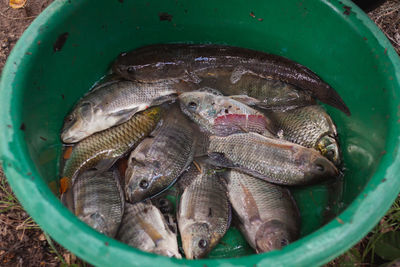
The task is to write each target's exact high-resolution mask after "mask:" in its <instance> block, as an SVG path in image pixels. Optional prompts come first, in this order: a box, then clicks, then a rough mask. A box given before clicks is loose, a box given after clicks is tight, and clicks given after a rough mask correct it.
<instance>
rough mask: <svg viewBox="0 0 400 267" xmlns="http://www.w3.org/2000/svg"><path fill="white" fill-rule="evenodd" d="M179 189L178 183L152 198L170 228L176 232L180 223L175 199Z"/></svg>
mask: <svg viewBox="0 0 400 267" xmlns="http://www.w3.org/2000/svg"><path fill="white" fill-rule="evenodd" d="M178 193H179V190H178V188H177V186H176V185H174V186H173V187H171V188H170V189H168V190H167V191H165V192H163V193H162V194H160V195H158V196H157V197H155V198H152V199H151V203H153V205H154V206H156V207H157V208H158V209H159V210H160V212H161V213H162V214H163V216H164V219H165V222H166V223H167V225H168V228H169V229H170V230H171V231H172V232H173V233H174V234H177V233H178V224H177V219H176V209H175V205H174V203H173V201H176V199H177V197H178Z"/></svg>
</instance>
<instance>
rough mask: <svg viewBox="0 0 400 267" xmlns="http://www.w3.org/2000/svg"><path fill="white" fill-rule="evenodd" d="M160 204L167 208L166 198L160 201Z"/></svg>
mask: <svg viewBox="0 0 400 267" xmlns="http://www.w3.org/2000/svg"><path fill="white" fill-rule="evenodd" d="M158 203H160V205H161V206H167V204H168V203H167V200H165V199H164V198H162V199H160V201H159V202H158Z"/></svg>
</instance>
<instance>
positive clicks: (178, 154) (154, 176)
mask: <svg viewBox="0 0 400 267" xmlns="http://www.w3.org/2000/svg"><path fill="white" fill-rule="evenodd" d="M195 142H196V139H195V137H194V132H193V128H192V127H191V122H190V121H189V120H188V119H187V118H186V117H185V116H184V115H183V114H182V113H181V112H180V110H179V108H178V107H176V106H175V105H174V106H173V107H172V108H171V109H170V110H168V112H167V113H166V118H164V120H163V121H161V126H160V127H159V128H158V129H157V130H156V133H155V136H154V137H153V138H147V139H145V140H144V141H142V143H140V144H139V145H138V147H137V148H136V149H135V150H134V151H133V152H132V153H131V155H130V157H129V160H128V168H127V170H126V173H125V193H126V197H127V200H128V201H129V202H132V203H135V202H138V201H141V200H143V199H146V198H149V197H152V196H154V195H156V194H158V193H160V192H161V191H163V190H164V189H166V188H168V187H169V186H170V185H172V184H173V183H174V181H175V180H176V179H177V178H178V177H179V175H180V174H181V173H182V172H183V171H184V170H185V168H187V166H189V164H190V162H191V161H192V159H193V154H194V148H195Z"/></svg>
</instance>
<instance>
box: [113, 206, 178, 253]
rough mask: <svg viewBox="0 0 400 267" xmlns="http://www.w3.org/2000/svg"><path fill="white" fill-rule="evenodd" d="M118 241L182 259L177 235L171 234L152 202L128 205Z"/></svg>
mask: <svg viewBox="0 0 400 267" xmlns="http://www.w3.org/2000/svg"><path fill="white" fill-rule="evenodd" d="M117 239H118V240H119V241H121V242H123V243H126V244H128V245H130V246H132V247H134V248H138V249H140V250H143V251H147V252H152V253H156V254H159V255H164V256H168V257H176V258H178V259H180V258H182V256H181V255H180V254H179V250H178V241H177V238H176V234H174V233H172V232H171V230H170V229H169V227H168V226H167V224H166V222H165V220H164V217H163V215H162V213H161V212H160V211H159V210H158V209H157V208H156V207H155V206H154V205H152V204H151V203H150V202H141V203H136V204H133V205H132V204H129V203H126V206H125V212H124V216H123V218H122V223H121V226H120V228H119V230H118V234H117Z"/></svg>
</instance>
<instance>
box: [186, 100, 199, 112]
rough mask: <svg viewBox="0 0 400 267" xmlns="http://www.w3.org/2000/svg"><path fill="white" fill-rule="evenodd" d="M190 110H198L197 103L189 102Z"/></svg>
mask: <svg viewBox="0 0 400 267" xmlns="http://www.w3.org/2000/svg"><path fill="white" fill-rule="evenodd" d="M188 108H189V109H192V110H195V109H196V108H197V103H196V102H193V101H191V102H189V104H188Z"/></svg>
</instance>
